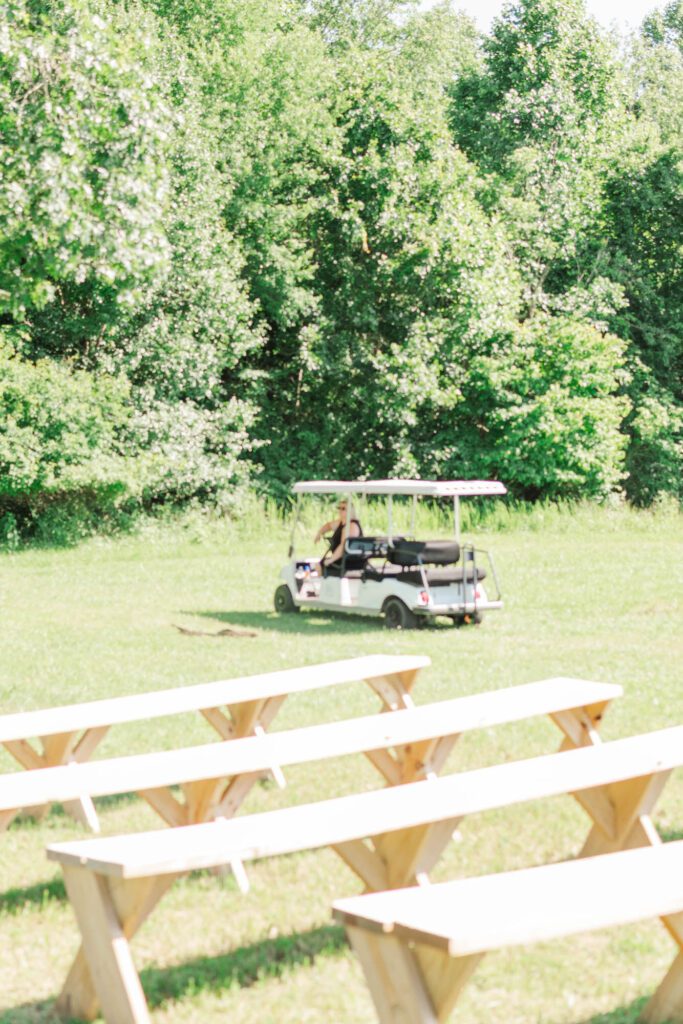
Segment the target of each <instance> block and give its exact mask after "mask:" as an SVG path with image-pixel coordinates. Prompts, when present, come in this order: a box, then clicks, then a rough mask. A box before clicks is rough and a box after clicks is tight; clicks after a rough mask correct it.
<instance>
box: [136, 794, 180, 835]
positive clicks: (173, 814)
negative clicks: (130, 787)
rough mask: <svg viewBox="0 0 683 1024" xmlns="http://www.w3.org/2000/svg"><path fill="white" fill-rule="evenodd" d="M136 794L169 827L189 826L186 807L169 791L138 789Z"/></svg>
mask: <svg viewBox="0 0 683 1024" xmlns="http://www.w3.org/2000/svg"><path fill="white" fill-rule="evenodd" d="M137 792H138V796H140V797H142V799H143V800H146V801H147V803H148V804H149V805H150V807H151V808H153V810H155V811H156V812H157V814H158V815H159V816H160V817H161V818H163V820H164V821H165V822H166V824H167V825H171V826H172V827H173V828H178V827H179V826H180V825H189V822H188V820H187V807H186V806H185V805H184V804H182V803H181V802H180V800H178V799H176V797H175V796H174V795H173V793H172V792H171V790H170V789H167V788H165V787H157V788H155V789H139V790H138V791H137Z"/></svg>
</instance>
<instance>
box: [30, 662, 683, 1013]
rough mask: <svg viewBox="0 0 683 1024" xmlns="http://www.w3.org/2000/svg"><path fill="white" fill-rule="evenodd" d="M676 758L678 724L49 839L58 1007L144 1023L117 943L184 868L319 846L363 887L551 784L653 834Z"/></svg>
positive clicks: (680, 746)
mask: <svg viewBox="0 0 683 1024" xmlns="http://www.w3.org/2000/svg"><path fill="white" fill-rule="evenodd" d="M577 682H578V681H577ZM520 689H523V688H520ZM482 696H485V695H482ZM486 696H490V695H486ZM397 714H401V712H397ZM392 721H393V719H392ZM682 761H683V727H681V728H680V729H677V730H676V729H672V730H663V731H661V732H659V733H655V734H651V735H650V736H649V737H634V738H632V739H629V740H617V741H614V742H613V743H609V744H599V745H596V746H588V747H583V748H579V749H575V750H571V751H567V752H563V753H559V754H553V755H549V756H546V757H541V758H533V759H531V760H528V761H520V762H515V763H512V764H507V765H497V766H493V767H491V768H484V769H479V770H477V771H470V772H463V773H459V774H457V775H453V776H449V777H447V778H444V779H434V780H432V781H428V782H424V781H423V782H418V783H412V784H407V785H404V786H401V787H400V788H391V789H385V790H379V791H375V792H369V793H361V794H354V795H352V796H347V797H341V798H337V799H333V800H327V801H323V802H321V803H317V804H313V805H306V806H302V807H292V808H286V809H284V810H279V811H271V812H266V813H262V814H255V815H247V816H246V817H243V818H236V819H232V820H230V821H216V822H212V823H209V824H204V825H198V826H190V827H187V828H181V829H176V830H174V831H173V832H172V833H170V834H169V833H168V832H167V831H164V832H149V833H142V834H138V835H131V836H117V837H113V838H109V839H95V840H81V841H78V842H70V843H60V844H55V845H53V846H50V847H49V848H48V856H49V857H50V858H51V859H52V860H56V861H59V862H61V864H62V867H63V870H64V876H65V880H66V886H67V890H68V893H69V896H70V898H71V900H72V903H73V905H74V909H75V912H76V916H77V919H78V922H79V925H80V927H81V930H82V934H83V941H84V948H85V951H86V952H84V948H83V947H82V948H81V950H80V951H79V954H78V956H77V957H76V960H75V961H74V965H73V967H72V969H71V971H70V973H69V976H68V978H67V981H66V983H65V985H64V988H63V990H62V994H61V996H60V998H59V1001H58V1008H59V1010H60V1012H62V1013H63V1014H65V1015H66V1016H75V1017H79V1018H81V1019H92V1017H94V1016H95V1014H96V1012H97V1009H98V1005H99V1004H100V1001H101V1004H102V1006H103V1008H104V1014H105V1019H106V1020H108V1021H111V1022H114V1021H116V1022H119V1021H121V1022H126V1024H129V1022H135V1024H147V1022H148V1020H149V1017H148V1015H147V1011H146V1009H145V1008H144V995H143V994H142V989H141V987H140V983H139V980H138V978H137V974H136V972H135V968H134V966H133V961H132V958H131V956H130V950H129V947H128V941H129V940H130V939H131V938H132V936H133V935H134V934H135V932H136V931H137V929H138V927H139V926H140V924H141V923H142V922H143V921H144V920H145V919H146V918H147V916H148V915H149V914H150V913H151V911H152V910H153V908H154V906H155V905H156V903H157V902H158V901H159V900H160V899H161V898H162V896H163V895H164V893H165V892H166V891H167V889H168V888H169V887H170V886H171V885H172V883H173V881H174V880H175V879H176V878H177V877H178V876H179V875H181V874H185V873H187V872H188V871H192V870H197V869H201V868H214V867H218V866H219V865H222V864H225V863H226V861H228V862H231V863H234V862H235V861H238V862H241V861H242V860H245V859H252V858H257V857H265V856H273V855H276V854H283V853H292V852H295V851H298V850H307V849H315V848H316V847H320V846H329V847H331V848H332V849H334V850H335V851H336V852H337V853H338V854H339V855H340V856H341V857H342V858H343V859H344V861H345V862H346V863H347V864H348V865H349V866H350V867H351V868H352V869H353V870H354V871H355V872H356V873H357V874H358V875H359V877H360V878H361V879H362V881H363V882H364V883H365V885H366V886H367V887H368V888H369V889H383V888H387V887H388V886H396V885H408V884H411V883H412V882H414V881H415V879H417V878H424V876H425V875H426V873H427V872H428V871H429V870H431V868H432V866H433V865H434V863H435V862H436V860H437V859H438V857H439V856H440V854H441V852H442V850H443V848H444V847H445V845H446V844H447V842H448V840H449V839H450V836H451V834H452V831H453V828H454V827H455V826H456V825H457V824H458V823H459V822H460V821H461V820H462V818H463V817H464V816H465V815H467V814H470V813H475V812H477V811H481V810H486V809H490V808H492V807H497V806H504V805H506V804H512V803H515V802H521V801H524V800H531V799H536V798H538V797H542V796H553V795H556V794H558V793H572V795H574V796H576V797H577V799H579V800H580V802H581V803H582V805H583V806H585V807H586V808H587V809H588V811H589V814H590V813H591V808H597V811H596V814H597V816H598V817H599V820H600V823H601V824H600V825H599V826H598V825H596V824H594V829H596V828H599V829H600V831H601V832H602V831H603V830H604V829H606V830H607V831H606V832H604V841H605V843H606V844H608V845H609V844H615V845H616V844H622V845H628V844H634V845H635V844H637V843H644V842H648V841H656V833H655V832H654V829H653V828H652V825H651V823H650V821H649V817H647V815H648V814H649V812H650V810H651V809H652V806H653V804H654V801H655V800H656V797H657V795H658V794H659V792H660V791H661V789H662V786H663V781H664V780H665V779H666V777H667V775H668V773H669V772H670V770H671V768H672V767H675V766H677V765H679V764H681V762H682ZM629 766H631V767H629ZM634 774H635V775H636V776H638V778H639V780H640V779H642V780H643V781H642V785H641V787H640V792H641V797H640V800H639V801H634V800H633V793H632V787H631V785H630V784H631V783H632V782H633V777H634ZM577 789H579V790H581V789H583V792H578V793H577V792H576V790H577ZM622 792H623V798H622V796H621V794H622ZM608 801H612V802H613V804H614V806H613V820H612V821H611V822H609V821H608V820H607V815H606V814H605V810H604V805H605V803H606V802H608ZM627 812H628V813H627ZM591 835H592V833H591ZM367 837H370V838H371V841H370V843H369V845H368V844H366V843H365V842H364V840H365V839H366V838H367ZM592 845H593V848H594V847H595V840H594V839H593V841H592ZM95 906H97V907H98V908H99V909H98V910H97V913H95V911H94V909H93V908H94V907H95ZM114 946H115V947H116V953H115V955H114ZM88 962H90V967H91V968H92V972H93V973H92V974H91V973H90V969H89V967H88Z"/></svg>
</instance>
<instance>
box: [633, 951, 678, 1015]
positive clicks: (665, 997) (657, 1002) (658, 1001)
mask: <svg viewBox="0 0 683 1024" xmlns="http://www.w3.org/2000/svg"><path fill="white" fill-rule="evenodd" d="M641 1019H642V1020H643V1021H644V1022H645V1024H682V1022H683V949H682V950H680V951H679V953H678V956H677V957H676V959H675V960H674V962H673V963H672V965H671V967H670V968H669V970H668V971H667V973H666V974H665V976H664V979H663V981H662V982H661V984H660V986H659V988H658V989H657V990H656V992H655V994H654V995H653V996H652V998H651V999H650V1001H649V1002H648V1004H647V1006H646V1007H645V1009H644V1010H643V1012H642V1014H641Z"/></svg>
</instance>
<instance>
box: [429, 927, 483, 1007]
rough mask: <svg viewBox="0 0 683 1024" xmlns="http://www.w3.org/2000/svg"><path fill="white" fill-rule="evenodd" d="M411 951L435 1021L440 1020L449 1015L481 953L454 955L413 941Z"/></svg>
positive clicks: (477, 963) (473, 970)
mask: <svg viewBox="0 0 683 1024" xmlns="http://www.w3.org/2000/svg"><path fill="white" fill-rule="evenodd" d="M413 955H414V956H415V959H416V960H417V963H418V964H419V967H420V972H421V974H422V977H423V978H424V982H425V986H426V988H427V991H428V992H429V995H430V998H431V1000H432V1003H433V1005H434V1007H435V1009H436V1014H437V1017H438V1020H439V1024H444V1022H445V1021H447V1020H448V1018H449V1017H450V1016H451V1014H452V1012H453V1009H454V1008H455V1004H456V1003H457V1001H458V999H459V997H460V993H461V992H462V990H463V989H464V987H465V985H466V984H467V982H468V981H469V980H470V978H471V977H472V975H473V974H474V972H475V971H476V969H477V967H478V966H479V963H480V961H481V960H482V959H483V956H484V954H483V953H478V954H472V955H471V956H459V957H457V958H454V957H451V956H448V954H447V953H442V952H441V951H440V950H438V949H432V948H430V947H429V946H420V945H416V946H415V947H414V950H413Z"/></svg>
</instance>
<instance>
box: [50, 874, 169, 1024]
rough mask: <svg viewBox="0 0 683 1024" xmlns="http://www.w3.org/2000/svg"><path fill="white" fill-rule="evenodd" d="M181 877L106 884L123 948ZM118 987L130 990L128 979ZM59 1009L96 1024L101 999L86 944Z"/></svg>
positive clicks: (117, 880)
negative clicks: (93, 1021)
mask: <svg viewBox="0 0 683 1024" xmlns="http://www.w3.org/2000/svg"><path fill="white" fill-rule="evenodd" d="M177 877H178V876H177V875H166V876H164V877H161V878H143V879H134V880H132V881H128V880H126V881H124V880H122V879H109V880H103V881H104V884H105V886H106V889H105V890H104V891H105V893H106V901H107V903H108V904H109V905H110V906H111V907H112V908H113V913H114V914H115V916H116V919H117V921H118V923H119V928H120V931H121V935H122V938H120V939H119V944H120V948H123V947H124V946H125V942H124V940H127V941H128V942H129V941H130V939H131V938H132V937H133V936H134V935H135V933H136V932H137V931H138V929H139V928H140V927H141V925H142V924H143V923H144V922H145V920H146V919H147V917H148V916H149V915H150V913H151V912H152V911H153V910H154V908H155V907H156V905H157V903H158V902H159V900H160V899H161V898H162V897H163V895H164V894H165V893H166V892H167V890H168V889H169V888H170V887H171V885H172V884H173V882H174V881H175V879H176V878H177ZM129 957H130V952H128V954H127V956H126V957H125V958H124V964H127V963H128V962H129ZM109 969H110V970H116V965H113V966H112V965H111V964H110V965H109ZM118 984H119V986H120V987H122V988H125V987H126V985H127V982H126V979H125V976H124V977H120V978H119V979H118ZM56 1007H57V1012H58V1013H59V1014H61V1015H62V1016H69V1017H74V1016H75V1017H78V1018H80V1019H83V1020H94V1019H95V1017H96V1016H97V1014H98V1011H99V1008H100V999H99V995H98V990H97V987H96V985H95V982H94V980H93V975H92V973H91V971H90V966H89V963H88V958H87V956H86V954H85V949H84V946H83V943H81V946H80V948H79V950H78V953H77V954H76V958H75V959H74V961H73V963H72V965H71V969H70V970H69V973H68V975H67V978H66V981H65V982H64V985H63V986H62V990H61V992H60V994H59V996H58V998H57V1004H56Z"/></svg>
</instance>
